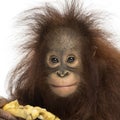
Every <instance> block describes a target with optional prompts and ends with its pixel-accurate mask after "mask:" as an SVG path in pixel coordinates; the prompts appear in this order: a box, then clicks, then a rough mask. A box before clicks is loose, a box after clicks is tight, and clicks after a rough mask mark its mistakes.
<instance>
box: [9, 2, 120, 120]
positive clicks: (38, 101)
mask: <svg viewBox="0 0 120 120" xmlns="http://www.w3.org/2000/svg"><path fill="white" fill-rule="evenodd" d="M98 21H99V20H97V17H96V15H94V14H93V13H89V12H86V11H85V10H83V9H82V7H81V6H79V5H78V3H76V2H75V1H71V4H68V3H66V8H64V11H63V12H60V11H59V10H57V9H55V8H54V7H52V6H49V5H46V6H44V7H40V8H39V7H38V8H34V9H31V10H28V11H26V12H24V17H23V19H22V21H21V22H23V23H25V25H27V26H29V30H28V31H27V33H26V36H30V37H29V40H28V41H27V42H26V43H25V44H24V45H23V49H24V51H25V52H26V54H25V57H24V58H23V59H22V61H21V62H20V63H19V64H18V65H17V67H16V68H15V70H14V71H13V72H12V74H11V79H10V81H9V91H10V96H11V98H12V99H18V100H19V101H20V103H21V104H31V105H39V106H41V107H46V108H47V109H48V110H50V111H51V112H53V113H55V114H56V115H58V116H59V117H60V118H61V119H62V120H120V51H119V50H117V49H116V48H115V47H114V46H113V45H112V44H111V43H110V42H109V41H108V39H110V38H109V36H110V35H109V34H108V33H107V32H106V31H105V30H104V29H102V27H100V24H99V23H98ZM57 26H61V27H64V26H67V27H69V28H72V29H75V30H77V31H79V33H80V36H83V37H84V39H83V40H82V41H81V42H82V43H83V46H82V48H80V49H82V56H83V65H84V72H85V75H84V83H85V84H84V85H83V86H81V88H80V89H79V90H78V91H80V92H78V93H76V94H75V95H74V96H73V97H70V98H69V97H68V98H66V99H62V98H55V99H54V98H52V97H51V96H52V93H49V94H50V95H46V94H48V93H47V92H49V89H48V88H47V86H46V85H45V83H43V81H44V80H45V79H46V78H45V76H44V75H45V74H46V70H45V69H44V64H43V63H42V62H43V61H42V58H43V57H44V52H45V49H46V48H45V40H44V37H45V35H46V34H47V32H48V31H49V29H50V30H52V29H54V28H55V27H57ZM93 53H94V54H93ZM44 89H47V90H45V91H44ZM53 101H54V102H53Z"/></svg>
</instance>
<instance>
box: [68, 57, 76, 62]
mask: <svg viewBox="0 0 120 120" xmlns="http://www.w3.org/2000/svg"><path fill="white" fill-rule="evenodd" d="M74 61H75V57H74V56H70V57H68V59H67V62H68V63H73V62H74Z"/></svg>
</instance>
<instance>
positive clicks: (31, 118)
mask: <svg viewBox="0 0 120 120" xmlns="http://www.w3.org/2000/svg"><path fill="white" fill-rule="evenodd" d="M3 110H4V111H7V112H9V113H11V114H12V115H14V116H16V117H20V118H23V119H25V120H35V119H40V120H60V119H59V118H58V117H56V116H55V115H54V114H52V113H50V112H48V111H47V110H46V109H44V108H40V107H33V106H30V105H26V106H22V105H19V103H18V101H17V100H15V101H12V102H10V103H8V104H6V105H5V106H4V107H3Z"/></svg>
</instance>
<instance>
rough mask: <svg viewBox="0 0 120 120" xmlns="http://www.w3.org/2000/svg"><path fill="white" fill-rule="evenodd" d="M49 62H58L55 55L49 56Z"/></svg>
mask: <svg viewBox="0 0 120 120" xmlns="http://www.w3.org/2000/svg"><path fill="white" fill-rule="evenodd" d="M50 62H51V63H54V64H55V63H58V62H59V59H58V58H57V57H56V56H52V57H50Z"/></svg>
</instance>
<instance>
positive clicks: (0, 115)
mask: <svg viewBox="0 0 120 120" xmlns="http://www.w3.org/2000/svg"><path fill="white" fill-rule="evenodd" d="M8 102H9V101H8V100H7V99H5V98H3V97H1V96H0V120H18V119H17V118H16V117H14V116H13V115H11V114H10V113H8V112H5V111H4V110H2V107H3V106H4V105H5V104H7V103H8Z"/></svg>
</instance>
